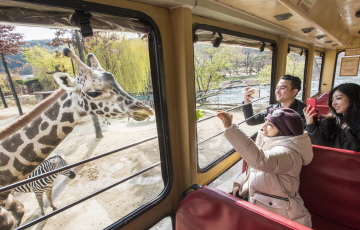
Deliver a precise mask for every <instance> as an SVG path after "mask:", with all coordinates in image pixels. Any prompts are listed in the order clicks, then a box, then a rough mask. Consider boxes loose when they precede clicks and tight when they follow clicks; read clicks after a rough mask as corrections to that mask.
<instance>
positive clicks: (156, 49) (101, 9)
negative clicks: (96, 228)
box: [18, 0, 174, 229]
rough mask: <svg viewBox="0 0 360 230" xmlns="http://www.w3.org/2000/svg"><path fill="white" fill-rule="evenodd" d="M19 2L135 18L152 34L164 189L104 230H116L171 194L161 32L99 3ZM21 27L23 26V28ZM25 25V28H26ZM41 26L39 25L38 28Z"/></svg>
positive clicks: (134, 15)
mask: <svg viewBox="0 0 360 230" xmlns="http://www.w3.org/2000/svg"><path fill="white" fill-rule="evenodd" d="M18 2H19V5H20V4H21V2H24V3H30V4H33V5H39V6H50V7H58V8H66V9H73V10H74V11H75V10H83V11H86V12H90V13H91V12H94V13H95V12H96V13H99V14H104V15H112V16H119V17H129V18H135V19H138V20H139V21H141V22H143V23H145V24H147V25H149V26H150V27H151V28H152V32H151V33H150V34H149V38H148V39H149V40H148V47H149V58H150V69H151V81H152V85H153V96H154V103H155V113H156V123H157V132H158V143H159V152H160V161H161V164H160V166H161V173H162V179H163V182H164V189H163V190H162V192H161V193H160V194H159V195H157V196H156V197H155V198H154V199H153V200H151V201H150V202H147V203H145V204H144V205H142V206H140V207H138V208H136V209H135V210H134V211H132V212H130V213H128V214H127V215H125V216H124V217H122V218H120V219H119V220H117V221H115V222H113V223H112V224H111V225H109V226H108V227H106V229H119V228H121V227H123V226H125V225H126V224H128V223H129V222H131V221H133V220H135V219H136V218H137V217H139V216H140V215H142V214H144V213H145V212H147V211H148V210H149V209H150V208H153V207H154V206H156V205H158V204H159V203H160V202H161V201H162V200H164V199H165V198H166V196H167V195H168V194H169V193H170V190H171V187H172V185H173V179H174V177H173V166H172V157H171V148H170V132H169V122H168V113H167V103H166V92H165V89H166V88H165V76H164V75H165V74H164V64H163V51H162V40H161V34H160V30H159V28H158V27H157V25H156V23H155V21H154V20H153V19H152V18H151V17H150V16H148V15H146V14H145V13H143V12H140V11H136V10H132V9H126V8H120V7H115V6H110V5H103V4H99V3H92V2H86V4H83V2H82V1H80V2H79V1H71V0H64V1H57V0H31V1H30V0H19V1H18ZM22 26H24V25H22ZM25 26H26V25H25ZM39 26H42V25H39Z"/></svg>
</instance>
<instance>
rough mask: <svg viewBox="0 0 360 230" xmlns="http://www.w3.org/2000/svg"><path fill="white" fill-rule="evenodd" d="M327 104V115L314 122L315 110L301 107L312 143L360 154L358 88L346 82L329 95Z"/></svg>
mask: <svg viewBox="0 0 360 230" xmlns="http://www.w3.org/2000/svg"><path fill="white" fill-rule="evenodd" d="M328 105H329V107H330V112H329V114H327V115H325V116H323V117H321V119H320V121H319V122H317V121H315V120H314V114H313V112H314V108H313V109H310V107H309V106H307V107H305V108H304V115H305V119H306V123H307V124H306V129H307V131H308V133H309V136H310V138H311V142H312V143H313V144H315V145H323V146H328V147H333V148H340V149H347V150H353V151H357V152H360V85H358V84H354V83H345V84H341V85H338V86H336V87H335V88H333V89H332V90H331V91H330V93H329V101H328ZM311 114H313V115H311ZM315 115H316V113H315Z"/></svg>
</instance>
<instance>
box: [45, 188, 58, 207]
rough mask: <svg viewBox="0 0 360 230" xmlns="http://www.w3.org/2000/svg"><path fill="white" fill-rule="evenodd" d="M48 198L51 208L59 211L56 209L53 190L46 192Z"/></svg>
mask: <svg viewBox="0 0 360 230" xmlns="http://www.w3.org/2000/svg"><path fill="white" fill-rule="evenodd" d="M46 196H47V198H48V200H49V202H50V206H51V207H52V209H53V211H55V210H56V209H57V207H55V205H54V203H53V200H52V188H50V189H48V190H46Z"/></svg>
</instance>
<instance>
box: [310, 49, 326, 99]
mask: <svg viewBox="0 0 360 230" xmlns="http://www.w3.org/2000/svg"><path fill="white" fill-rule="evenodd" d="M323 59H324V53H320V52H316V51H315V55H314V62H313V72H312V78H311V91H310V96H314V95H315V94H317V93H318V92H319V88H320V80H321V74H322V64H323Z"/></svg>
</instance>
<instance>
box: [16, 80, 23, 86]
mask: <svg viewBox="0 0 360 230" xmlns="http://www.w3.org/2000/svg"><path fill="white" fill-rule="evenodd" d="M15 83H16V84H18V85H23V84H24V81H23V80H21V79H15Z"/></svg>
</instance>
